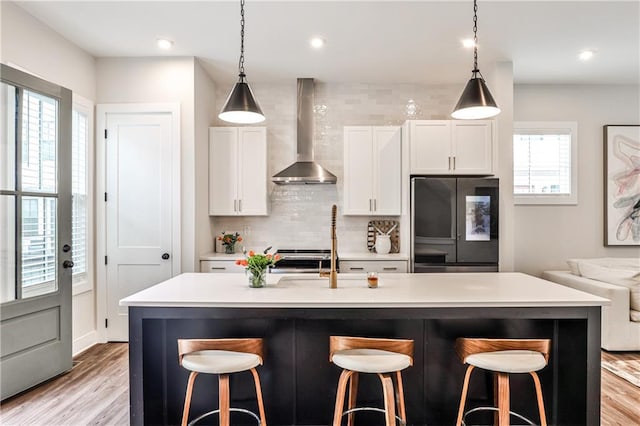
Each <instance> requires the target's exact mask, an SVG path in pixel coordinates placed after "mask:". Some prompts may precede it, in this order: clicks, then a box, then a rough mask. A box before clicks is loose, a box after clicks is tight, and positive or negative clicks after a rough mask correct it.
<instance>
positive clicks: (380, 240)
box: [376, 234, 391, 254]
mask: <svg viewBox="0 0 640 426" xmlns="http://www.w3.org/2000/svg"><path fill="white" fill-rule="evenodd" d="M390 251H391V236H389V235H385V234H378V235H376V253H378V254H387V253H389V252H390Z"/></svg>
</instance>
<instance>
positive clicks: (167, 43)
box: [156, 38, 173, 50]
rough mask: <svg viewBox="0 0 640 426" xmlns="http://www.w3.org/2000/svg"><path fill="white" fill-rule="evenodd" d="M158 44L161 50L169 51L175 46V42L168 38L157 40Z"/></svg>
mask: <svg viewBox="0 0 640 426" xmlns="http://www.w3.org/2000/svg"><path fill="white" fill-rule="evenodd" d="M156 44H157V45H158V47H159V48H160V49H164V50H168V49H171V47H172V46H173V41H171V40H169V39H166V38H159V39H157V40H156Z"/></svg>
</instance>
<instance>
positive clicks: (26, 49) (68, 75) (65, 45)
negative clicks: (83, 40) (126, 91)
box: [0, 1, 96, 101]
mask: <svg viewBox="0 0 640 426" xmlns="http://www.w3.org/2000/svg"><path fill="white" fill-rule="evenodd" d="M0 14H1V15H2V16H1V20H2V21H1V22H2V25H0V40H1V48H0V58H1V61H2V63H4V64H7V65H14V66H15V65H17V66H18V67H20V68H22V69H24V70H26V71H28V72H30V73H32V74H35V75H37V76H38V77H41V78H44V79H46V80H48V81H50V82H52V83H55V84H58V85H60V86H64V87H66V88H68V89H71V90H72V91H73V92H75V93H77V94H79V95H82V96H83V97H85V98H87V99H89V100H92V101H95V94H96V63H95V58H94V57H93V56H91V55H89V54H88V53H87V52H85V51H84V50H82V49H80V48H79V47H77V46H76V45H75V44H72V43H70V42H69V41H67V40H66V39H65V38H63V37H62V36H61V35H60V34H58V33H56V32H54V31H53V30H51V29H50V28H49V27H47V26H46V25H44V24H43V23H42V22H40V21H39V20H37V19H36V18H34V17H33V16H31V15H29V14H28V13H26V12H25V11H24V10H23V9H21V8H20V7H19V6H16V5H15V4H14V3H11V2H7V1H0Z"/></svg>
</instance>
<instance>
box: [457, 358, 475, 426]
mask: <svg viewBox="0 0 640 426" xmlns="http://www.w3.org/2000/svg"><path fill="white" fill-rule="evenodd" d="M474 368H475V367H474V366H473V365H470V366H468V367H467V372H466V373H465V375H464V384H463V385H462V395H460V408H459V409H458V420H456V426H461V425H462V417H463V416H464V405H465V404H466V402H467V392H468V391H469V379H470V378H471V372H472V371H473V369H474Z"/></svg>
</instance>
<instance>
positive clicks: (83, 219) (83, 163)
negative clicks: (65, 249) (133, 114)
mask: <svg viewBox="0 0 640 426" xmlns="http://www.w3.org/2000/svg"><path fill="white" fill-rule="evenodd" d="M88 144H89V120H88V117H87V114H86V113H84V112H81V111H79V110H77V109H76V108H75V107H74V109H73V112H72V132H71V159H72V164H71V200H72V215H71V220H72V227H71V236H72V247H73V251H72V254H73V256H72V259H73V263H74V266H73V278H72V279H73V284H74V285H77V284H79V283H82V282H84V281H86V278H87V252H88V247H87V243H88V238H87V236H88V229H87V228H88V227H87V224H88V217H87V215H88V208H87V207H88V206H87V148H88Z"/></svg>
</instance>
